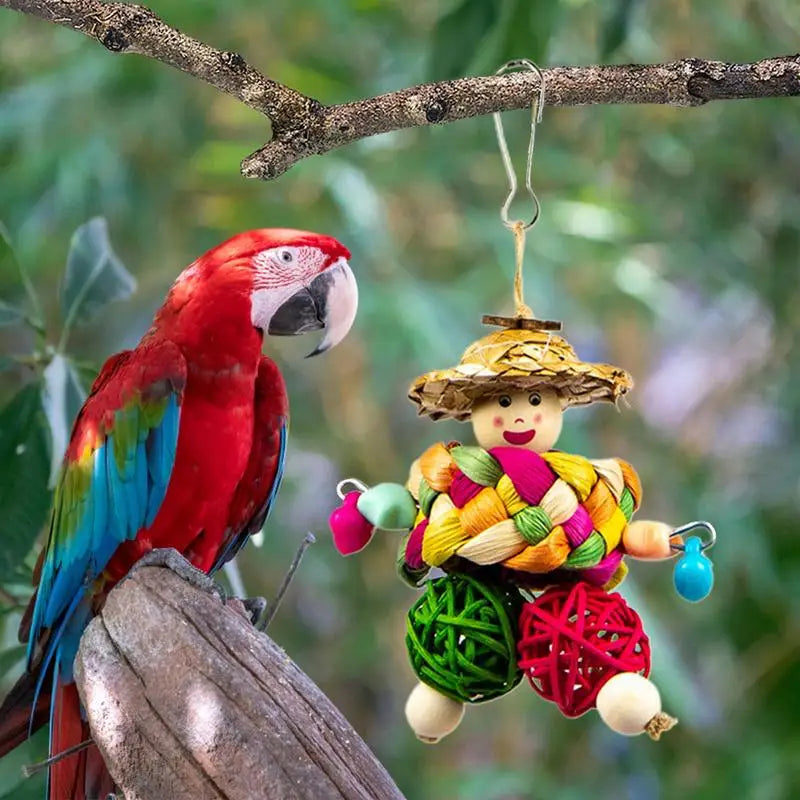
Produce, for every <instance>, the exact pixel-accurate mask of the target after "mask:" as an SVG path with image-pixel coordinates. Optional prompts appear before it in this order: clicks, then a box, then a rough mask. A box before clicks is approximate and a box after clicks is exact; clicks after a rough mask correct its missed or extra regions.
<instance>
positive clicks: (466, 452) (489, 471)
mask: <svg viewBox="0 0 800 800" xmlns="http://www.w3.org/2000/svg"><path fill="white" fill-rule="evenodd" d="M450 456H451V457H452V459H453V461H455V462H456V466H457V467H458V468H459V469H460V470H461V471H462V472H463V473H464V474H465V475H466V476H467V477H468V478H469V479H470V480H471V481H473V482H474V483H478V484H480V485H481V486H496V485H497V481H499V480H500V478H502V477H503V468H502V467H501V466H500V464H499V463H498V462H497V459H496V458H495V457H494V456H493V455H490V454H489V453H487V452H486V451H485V450H484V449H483V448H482V447H473V446H470V445H464V444H462V445H459V446H458V447H454V448H453V449H452V450H451V451H450Z"/></svg>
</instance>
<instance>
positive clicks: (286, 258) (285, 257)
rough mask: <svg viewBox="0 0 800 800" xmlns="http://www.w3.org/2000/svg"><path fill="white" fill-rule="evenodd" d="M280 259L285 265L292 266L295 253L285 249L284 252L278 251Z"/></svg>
mask: <svg viewBox="0 0 800 800" xmlns="http://www.w3.org/2000/svg"><path fill="white" fill-rule="evenodd" d="M278 258H279V259H280V260H281V261H282V262H283V263H284V264H291V263H292V261H294V253H293V252H292V251H291V250H289V249H288V248H286V247H285V248H283V249H282V250H278Z"/></svg>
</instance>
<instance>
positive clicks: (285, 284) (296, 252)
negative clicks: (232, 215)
mask: <svg viewBox="0 0 800 800" xmlns="http://www.w3.org/2000/svg"><path fill="white" fill-rule="evenodd" d="M326 258H327V257H326V255H325V253H323V252H322V251H321V250H320V249H319V248H317V247H308V246H304V247H290V246H286V247H271V248H270V249H269V250H262V251H261V252H260V253H257V254H256V255H255V256H253V268H254V269H253V271H254V276H253V293H252V295H251V298H250V302H251V311H250V317H251V320H252V322H253V325H254V326H255V327H256V328H261V329H262V330H266V329H267V328H268V327H269V323H270V320H271V319H272V317H273V316H274V315H275V312H276V311H277V310H278V309H279V308H280V307H281V306H282V305H283V304H284V303H285V302H286V301H287V300H289V299H290V298H291V297H293V296H294V295H295V294H296V293H297V292H298V291H300V289H303V288H305V287H306V286H308V284H309V283H310V282H311V281H312V280H313V279H314V278H315V277H316V276H317V275H318V274H319V273H320V272H321V270H322V268H323V267H324V266H325V261H326Z"/></svg>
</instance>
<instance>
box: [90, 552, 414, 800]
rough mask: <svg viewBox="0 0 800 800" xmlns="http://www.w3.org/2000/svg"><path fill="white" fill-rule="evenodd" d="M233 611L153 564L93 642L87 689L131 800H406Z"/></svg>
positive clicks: (97, 735) (288, 664) (96, 732)
mask: <svg viewBox="0 0 800 800" xmlns="http://www.w3.org/2000/svg"><path fill="white" fill-rule="evenodd" d="M233 602H237V601H232V603H233ZM232 603H231V604H229V606H228V607H227V608H224V607H223V606H222V605H221V604H220V602H219V600H218V598H216V597H213V596H211V595H209V594H205V593H204V592H202V591H200V590H198V589H196V588H194V587H192V586H189V585H188V584H186V583H184V581H182V580H181V579H180V578H178V577H177V576H176V575H175V574H173V573H172V572H170V571H168V570H165V569H161V568H154V567H146V568H142V569H140V570H137V571H136V572H135V573H134V574H133V575H132V576H131V577H130V578H128V579H126V580H125V581H124V582H123V583H121V584H119V585H118V586H117V587H116V588H115V589H114V590H113V591H112V592H111V594H110V595H109V597H108V600H107V602H106V604H105V606H104V607H103V610H102V612H101V614H100V616H98V617H96V618H95V619H94V620H93V621H92V622H91V624H90V625H89V627H88V628H87V630H86V632H85V634H84V635H83V638H82V639H81V646H80V650H79V652H78V657H77V659H76V661H75V674H76V680H77V684H78V689H79V691H80V694H81V699H82V701H83V704H84V707H85V708H86V712H87V716H88V720H89V725H90V727H91V731H92V737H93V739H94V741H95V742H96V743H97V745H98V746H99V748H100V752H101V753H102V755H103V758H104V760H105V762H106V766H107V767H108V769H109V772H111V775H112V776H113V778H114V780H115V781H116V783H117V785H118V786H119V788H120V790H121V792H122V793H123V794H124V796H125V797H127V798H131V799H133V798H136V800H163V798H165V797H168V798H170V800H253V798H256V797H291V798H297V800H317V798H321V797H325V798H332V800H378V798H380V800H402V795H401V794H400V792H399V790H398V789H397V787H396V786H395V785H394V783H393V782H392V780H391V778H390V777H389V775H388V774H387V773H386V771H385V770H384V768H383V767H382V766H381V765H380V764H379V763H378V761H377V760H376V759H375V757H374V756H373V755H372V753H371V752H370V750H369V749H368V748H367V746H366V744H364V742H363V741H362V740H361V739H360V737H359V736H358V734H357V733H356V732H355V731H354V730H353V728H352V727H351V726H350V725H349V724H348V723H347V721H346V720H345V719H344V718H343V717H342V715H341V714H340V713H339V711H338V710H337V709H336V708H335V707H334V706H333V704H332V703H331V701H330V700H329V699H328V698H327V697H326V696H325V695H324V694H323V693H322V692H321V691H320V690H319V689H318V688H317V687H316V686H315V685H314V684H313V683H312V682H311V680H310V679H309V678H308V677H307V676H306V675H305V674H304V673H303V672H301V671H300V669H299V668H298V667H297V666H296V665H295V664H294V663H293V662H292V661H291V660H290V659H289V657H288V656H287V655H286V653H284V652H283V651H282V650H281V649H280V648H279V647H277V646H276V645H275V644H274V643H273V642H272V641H271V640H270V639H269V638H267V636H265V635H264V634H262V633H259V632H258V631H257V630H256V629H255V628H254V627H253V626H252V625H251V624H250V622H249V620H248V619H247V618H246V617H245V616H244V614H243V613H237V611H236V610H234V608H232V607H231V605H232Z"/></svg>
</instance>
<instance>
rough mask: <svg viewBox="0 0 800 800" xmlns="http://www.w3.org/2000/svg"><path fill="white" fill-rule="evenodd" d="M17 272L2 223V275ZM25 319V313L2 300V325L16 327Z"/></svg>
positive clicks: (15, 260) (15, 259)
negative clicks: (15, 325) (16, 324)
mask: <svg viewBox="0 0 800 800" xmlns="http://www.w3.org/2000/svg"><path fill="white" fill-rule="evenodd" d="M16 272H17V258H16V256H15V254H14V250H13V248H12V247H11V242H10V241H9V239H8V234H7V233H6V229H5V226H4V225H3V224H2V222H0V275H11V274H15V273H16ZM23 319H25V312H24V311H23V310H22V309H21V308H17V306H12V305H11V303H7V302H6V301H5V300H0V325H14V324H15V323H17V322H20V321H21V320H23Z"/></svg>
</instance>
